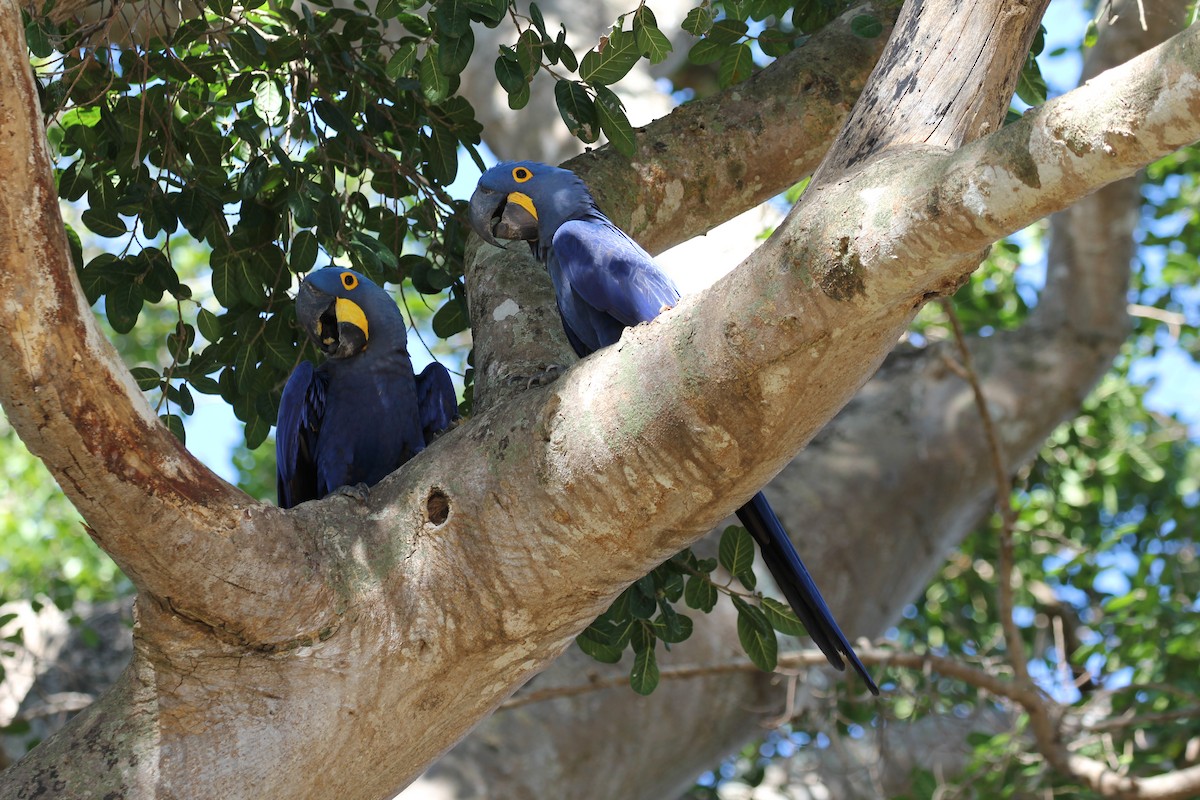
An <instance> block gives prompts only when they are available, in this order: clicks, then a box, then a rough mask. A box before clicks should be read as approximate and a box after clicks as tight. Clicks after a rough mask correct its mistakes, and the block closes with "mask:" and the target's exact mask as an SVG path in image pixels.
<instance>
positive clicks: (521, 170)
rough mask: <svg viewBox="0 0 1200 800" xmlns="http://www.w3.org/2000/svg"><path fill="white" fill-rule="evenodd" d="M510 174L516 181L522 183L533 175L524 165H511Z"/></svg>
mask: <svg viewBox="0 0 1200 800" xmlns="http://www.w3.org/2000/svg"><path fill="white" fill-rule="evenodd" d="M512 176H513V180H514V181H516V182H517V183H524V182H525V181H527V180H529V179H530V178H532V177H533V173H532V172H530V171H529V170H528V169H526V168H525V167H513V171H512Z"/></svg>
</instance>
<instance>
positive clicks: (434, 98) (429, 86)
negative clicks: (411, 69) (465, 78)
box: [417, 45, 450, 103]
mask: <svg viewBox="0 0 1200 800" xmlns="http://www.w3.org/2000/svg"><path fill="white" fill-rule="evenodd" d="M437 50H438V46H437V45H430V46H429V50H428V51H427V52H426V53H425V57H424V58H423V59H421V64H420V66H419V67H418V69H417V76H418V77H419V78H420V80H421V93H422V94H423V95H424V96H425V99H426V100H428V101H429V102H431V103H440V102H442V101H443V100H445V99H446V98H447V97H449V96H450V79H449V78H448V77H447V76H446V73H444V72H442V69H441V67H440V66H439V65H438V56H437Z"/></svg>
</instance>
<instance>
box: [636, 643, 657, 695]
mask: <svg viewBox="0 0 1200 800" xmlns="http://www.w3.org/2000/svg"><path fill="white" fill-rule="evenodd" d="M659 677H660V676H659V671H658V659H657V658H656V657H655V655H654V648H653V647H648V648H646V649H645V650H643V651H642V652H640V653H637V654H636V655H635V656H634V658H633V668H632V669H630V670H629V685H630V686H631V687H632V688H633V690H634V691H635V692H637V693H638V694H641V695H647V694H650V693H651V692H653V691H654V690H655V688H657V687H658V681H659Z"/></svg>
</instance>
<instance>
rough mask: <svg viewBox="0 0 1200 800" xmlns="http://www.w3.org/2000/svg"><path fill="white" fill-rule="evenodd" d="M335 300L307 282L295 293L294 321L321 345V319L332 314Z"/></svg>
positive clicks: (303, 282) (302, 283)
mask: <svg viewBox="0 0 1200 800" xmlns="http://www.w3.org/2000/svg"><path fill="white" fill-rule="evenodd" d="M334 301H335V298H334V297H333V296H332V295H328V294H325V293H324V292H322V291H321V290H320V289H318V288H316V287H315V286H313V285H312V284H311V283H309V282H308V281H302V282H301V283H300V289H299V290H298V291H297V292H296V321H297V322H299V323H300V327H302V328H304V331H305V333H307V334H308V335H309V336H310V337H311V338H312V340H313V341H314V342H315V343H317V344H318V345H319V344H320V343H321V333H320V330H321V328H322V327H324V326H323V325H322V324H321V318H322V317H325V316H328V315H330V314H332V313H333V310H334Z"/></svg>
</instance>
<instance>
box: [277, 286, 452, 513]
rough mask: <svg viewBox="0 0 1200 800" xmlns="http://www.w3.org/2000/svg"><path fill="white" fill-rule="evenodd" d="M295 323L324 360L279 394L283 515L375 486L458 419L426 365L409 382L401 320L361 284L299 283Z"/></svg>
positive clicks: (376, 291)
mask: <svg viewBox="0 0 1200 800" xmlns="http://www.w3.org/2000/svg"><path fill="white" fill-rule="evenodd" d="M296 316H297V319H298V320H299V322H300V324H301V325H302V326H303V327H304V329H305V331H306V332H307V333H308V335H309V337H310V338H312V340H313V341H314V342H315V343H316V344H317V346H318V347H319V348H320V349H321V350H322V351H323V352H324V353H325V355H326V356H327V358H326V360H325V361H324V362H323V363H322V364H321V365H320V366H318V367H314V366H313V365H312V364H310V363H309V362H307V361H305V362H302V363H301V364H300V365H299V366H297V367H296V369H295V370H293V372H292V375H291V377H290V378H288V382H287V385H286V386H285V387H284V389H283V397H282V398H281V400H280V403H279V420H278V425H277V430H276V435H275V455H276V463H277V475H278V492H279V505H280V506H282V507H283V508H291V507H292V506H294V505H296V504H297V503H302V502H304V501H305V500H314V499H316V498H319V497H324V496H325V495H327V494H329V493H330V492H332V491H334V490H336V489H339V488H340V487H343V486H345V487H357V486H359V484H363V485H365V486H368V487H369V486H373V485H375V484H376V483H378V482H379V481H380V480H382V479H383V478H384V477H385V476H387V475H389V474H390V473H392V472H394V471H395V470H396V469H397V468H398V467H399V466H400V465H401V464H403V463H404V462H406V461H408V460H409V459H410V458H412V457H413V456H415V455H416V454H417V453H419V452H421V451H422V450H423V449H425V446H426V445H427V444H428V443H429V442H430V441H431V439H432V437H433V436H434V435H435V434H436V433H439V432H441V431H442V430H445V429H446V428H447V427H449V426H450V424H451V423H452V422H453V420H454V419H455V418H456V417H457V416H458V406H457V403H456V402H455V397H454V387H453V385H452V384H451V382H450V375H449V373H447V372H446V368H445V367H443V366H442V365H441V364H438V363H436V362H434V363H432V364H430V365H429V366H428V367H426V368H425V370H423V371H422V372H421V374H420V375H416V376H414V375H413V369H412V362H411V361H410V360H409V357H408V346H407V343H408V337H407V332H406V330H405V327H404V318H403V317H402V316H401V314H400V310H399V309H398V308H397V307H396V304H395V303H394V302H393V301H392V298H391V297H390V296H389V295H388V293H387V292H385V291H384V290H383V289H381V288H380V287H379V286H377V285H375V284H374V283H372V282H371V281H370V280H369V279H368V278H366V277H365V276H363V275H360V274H359V273H357V272H355V271H353V270H348V269H341V268H339V267H327V268H325V269H322V270H317V271H316V272H313V273H312V274H310V275H309V276H308V277H307V278H305V279H304V281H303V282H302V283H301V284H300V290H299V292H298V293H297V295H296Z"/></svg>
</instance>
